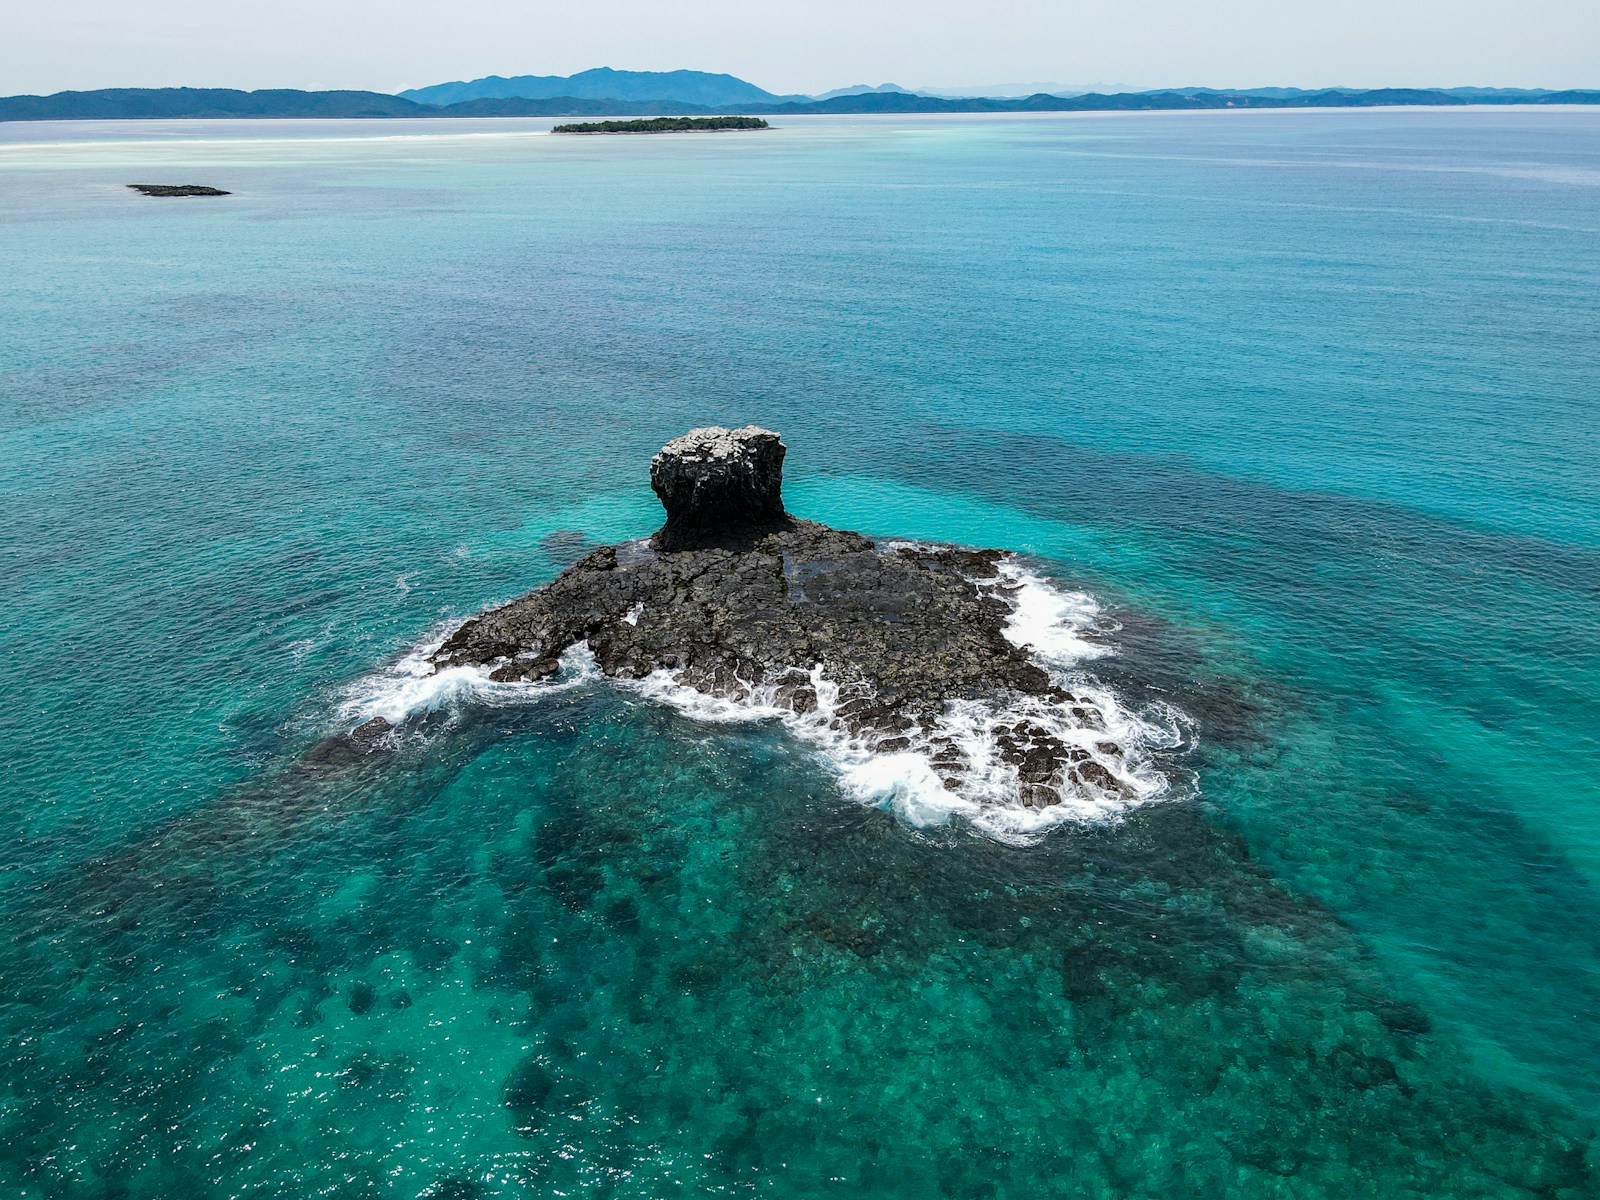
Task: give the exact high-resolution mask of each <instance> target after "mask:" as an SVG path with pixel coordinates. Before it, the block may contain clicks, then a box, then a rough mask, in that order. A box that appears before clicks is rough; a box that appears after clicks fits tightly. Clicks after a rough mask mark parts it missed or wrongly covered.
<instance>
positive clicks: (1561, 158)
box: [0, 109, 1600, 1200]
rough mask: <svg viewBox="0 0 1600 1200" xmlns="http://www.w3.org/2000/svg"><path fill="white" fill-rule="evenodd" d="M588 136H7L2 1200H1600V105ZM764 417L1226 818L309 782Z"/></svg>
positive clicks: (474, 714)
mask: <svg viewBox="0 0 1600 1200" xmlns="http://www.w3.org/2000/svg"><path fill="white" fill-rule="evenodd" d="M549 124H550V122H533V121H530V122H483V123H481V124H480V123H473V124H471V125H468V124H467V123H462V122H438V123H427V122H420V123H383V124H381V125H380V124H376V123H372V124H361V123H352V124H344V123H276V122H273V123H216V124H212V123H206V124H189V123H182V124H170V125H165V124H162V125H155V124H133V123H130V124H87V123H86V124H80V125H35V126H15V125H13V126H5V127H0V184H3V186H0V318H3V325H0V327H3V329H4V333H3V335H0V439H3V442H0V462H3V463H4V466H3V468H0V484H3V489H4V504H3V506H0V548H3V551H4V561H5V563H6V569H5V570H4V572H3V573H0V641H3V653H0V687H3V690H4V695H5V697H6V700H7V703H6V704H5V705H4V706H3V707H0V744H3V746H4V748H5V753H4V756H3V759H0V762H3V767H0V770H3V772H4V775H3V777H0V778H3V780H4V786H3V788H0V841H3V844H4V845H5V847H6V851H5V853H4V856H3V859H0V865H3V886H0V907H3V910H4V912H5V914H6V926H7V929H8V932H9V933H10V937H8V938H7V939H6V941H5V943H4V944H3V946H0V983H3V987H0V1038H3V1039H4V1053H3V1054H0V1063H3V1064H4V1066H3V1067H0V1181H3V1183H0V1190H3V1191H4V1192H5V1193H6V1194H15V1195H21V1196H41V1197H46V1196H47V1197H79V1196H82V1197H101V1196H106V1197H110V1196H117V1197H123V1196H131V1197H145V1196H150V1197H164V1196H174V1195H184V1196H219V1197H220V1196H275V1195H283V1196H306V1195H327V1196H341V1197H343V1196H350V1197H356V1196H361V1197H366V1196H372V1197H378V1196H383V1197H388V1196H408V1197H409V1196H421V1195H432V1196H473V1195H481V1196H549V1195H558V1194H564V1195H592V1196H640V1197H659V1196H663V1195H669V1194H674V1195H677V1194H681V1195H701V1194H719V1195H721V1194H765V1195H774V1196H810V1195H821V1194H838V1195H852V1196H856V1195H873V1196H878V1195H883V1196H891V1195H894V1196H898V1195H905V1196H917V1197H926V1196H932V1195H946V1196H974V1197H978V1196H994V1197H1030V1198H1031V1197H1038V1196H1050V1195H1085V1196H1107V1197H1110V1196H1118V1197H1122V1196H1127V1197H1161V1198H1163V1200H1165V1198H1169V1197H1184V1196H1195V1197H1202V1196H1203V1197H1230V1198H1232V1197H1255V1196H1272V1197H1289V1196H1294V1197H1311V1196H1319V1197H1320V1196H1329V1197H1350V1196H1383V1197H1395V1196H1430V1197H1440V1196H1450V1197H1457V1196H1461V1197H1465V1196H1497V1197H1498V1196H1526V1197H1534V1196H1540V1197H1561V1198H1563V1200H1566V1198H1571V1197H1587V1196H1595V1195H1600V1148H1597V1146H1596V1142H1595V1139H1596V1135H1597V1114H1600V1082H1597V1081H1600V932H1597V931H1600V894H1597V891H1596V888H1597V883H1600V738H1597V733H1596V731H1597V730H1600V700H1597V696H1600V500H1597V497H1600V416H1597V413H1596V403H1595V397H1596V391H1597V384H1600V113H1594V112H1584V111H1567V110H1554V109H1553V110H1531V109H1530V110H1508V109H1494V110H1469V111H1399V110H1396V111H1374V110H1361V111H1351V112H1281V113H1215V114H1138V115H1135V114H1107V115H1101V116H1050V117H1038V118H1029V117H1008V118H987V117H984V118H969V117H961V118H912V119H893V120H890V119H879V118H873V119H866V118H862V119H829V120H820V119H818V120H795V121H791V122H787V123H785V125H784V127H782V128H779V129H776V130H774V131H772V132H770V133H767V134H761V135H749V136H746V135H738V136H717V137H681V138H680V137H663V138H642V139H635V138H629V139H615V140H613V139H562V138H554V137H544V136H539V135H538V134H537V132H536V131H538V130H541V129H543V128H547V127H548V125H549ZM395 135H400V136H395ZM129 182H196V183H207V184H213V185H216V186H220V187H224V188H228V189H230V190H231V191H233V192H234V195H232V196H230V197H227V198H225V199H221V200H215V201H199V200H193V201H157V200H151V199H145V198H141V197H138V196H136V195H134V194H133V193H131V192H127V191H126V190H125V189H124V188H123V186H122V185H123V184H125V183H129ZM750 421H754V422H758V423H761V424H764V425H767V426H769V427H771V428H774V429H778V430H780V431H782V432H783V433H784V435H785V440H786V441H787V443H788V445H789V460H788V481H789V482H788V487H787V494H788V497H789V502H790V507H791V509H793V510H794V511H796V512H799V513H801V514H802V515H806V516H812V517H816V518H818V519H822V520H826V521H829V522H832V523H835V524H841V525H847V526H850V527H854V528H860V529H863V530H865V531H867V532H871V533H875V534H885V535H899V536H916V537H928V538H939V539H948V540H955V541H961V542H966V543H972V544H979V545H995V546H1003V547H1008V548H1012V549H1015V550H1018V551H1020V552H1023V553H1025V554H1027V555H1030V556H1032V558H1031V561H1033V562H1034V563H1035V564H1036V565H1037V567H1038V569H1040V570H1041V571H1043V572H1044V573H1046V574H1048V575H1049V576H1051V577H1052V578H1053V579H1055V580H1056V581H1058V582H1059V583H1060V584H1062V585H1063V586H1068V587H1072V588H1079V589H1083V590H1085V591H1087V592H1089V593H1090V594H1092V595H1093V596H1095V597H1096V598H1097V599H1098V600H1099V602H1100V604H1101V605H1102V609H1103V614H1104V616H1103V620H1102V621H1101V623H1100V625H1099V626H1098V628H1097V630H1096V632H1095V633H1094V636H1095V637H1098V638H1099V639H1101V640H1102V641H1104V642H1106V643H1107V644H1109V645H1111V646H1112V647H1114V648H1115V650H1116V653H1115V654H1113V655H1111V656H1109V657H1106V658H1101V659H1098V660H1095V661H1094V662H1093V663H1092V664H1091V666H1090V670H1091V673H1092V675H1093V678H1094V680H1095V682H1096V684H1097V685H1098V686H1103V687H1105V688H1107V689H1109V690H1111V691H1113V692H1115V693H1116V694H1118V695H1119V696H1121V697H1123V698H1124V699H1125V700H1126V701H1127V703H1129V704H1130V705H1132V706H1135V707H1136V708H1137V707H1139V706H1151V705H1170V706H1173V707H1175V708H1177V709H1178V710H1181V711H1182V712H1183V713H1185V714H1187V715H1188V719H1189V721H1190V723H1191V725H1190V727H1191V729H1192V733H1193V736H1192V739H1191V741H1189V742H1187V743H1186V744H1185V749H1184V751H1183V752H1182V753H1179V754H1174V755H1171V756H1169V757H1168V759H1166V760H1164V764H1163V765H1164V769H1165V770H1168V771H1169V772H1170V773H1171V775H1172V777H1173V779H1174V787H1173V789H1172V790H1171V792H1170V793H1169V796H1168V798H1167V799H1166V800H1164V801H1161V802H1157V803H1153V804H1151V805H1148V806H1146V807H1144V808H1141V809H1138V810H1136V811H1134V812H1132V813H1130V814H1129V815H1128V816H1127V817H1126V818H1124V819H1122V820H1120V821H1117V822H1113V823H1107V824H1098V825H1069V826H1066V827H1063V828H1059V829H1056V830H1055V831H1053V832H1052V833H1050V834H1049V835H1048V836H1047V837H1044V838H1043V839H1040V840H1038V841H1037V842H1036V843H1035V844H1032V845H1028V846H1014V845H1007V844H1001V843H997V842H995V841H993V840H991V839H990V838H987V837H985V836H983V835H982V834H981V833H980V832H978V831H975V830H973V829H972V828H970V827H968V826H966V825H964V824H963V823H962V822H960V821H959V820H958V821H955V822H953V823H951V824H948V825H943V826H933V827H918V826H916V825H914V824H912V823H909V822H907V821H906V820H904V819H903V818H902V817H901V816H898V815H896V814H895V813H894V812H893V811H890V810H889V809H887V808H872V807H867V806H863V805H862V804H861V803H860V802H859V801H857V800H855V799H853V798H851V797H849V796H847V795H846V794H844V793H843V791H842V790H841V789H840V787H839V786H838V783H837V781H836V780H835V778H834V777H833V775H832V774H831V773H830V770H829V768H828V766H827V764H826V763H825V762H823V761H821V760H819V759H818V758H817V757H816V756H815V755H814V754H813V753H812V752H811V751H809V750H807V749H806V748H805V747H804V746H801V745H799V744H797V743H795V742H793V741H792V740H791V739H790V738H789V737H788V735H787V734H786V733H785V732H784V731H783V730H782V729H781V728H776V727H770V726H765V725H759V724H757V725H742V726H710V725H705V724H700V723H696V722H694V721H692V720H690V719H687V718H686V717H684V716H683V715H681V714H678V713H676V712H672V711H667V710H662V709H658V708H655V707H653V706H651V705H649V704H646V703H644V702H642V701H640V700H639V699H638V698H636V697H632V696H629V695H627V694H623V693H620V692H617V691H615V690H613V689H611V688H610V687H609V686H606V685H603V684H593V683H591V684H585V685H582V686H577V687H573V688H568V689H565V690H562V691H559V692H553V693H549V694H546V695H544V696H542V697H540V698H529V699H524V700H521V701H513V702H498V703H497V702H492V701H491V700H489V699H485V698H482V697H479V698H477V699H474V698H471V697H464V698H460V699H459V700H457V701H455V702H452V703H450V704H446V705H443V706H441V707H439V708H438V709H437V710H436V711H433V712H431V713H427V714H423V715H421V716H419V717H418V718H417V719H416V720H415V721H413V722H411V723H408V725H407V734H406V736H405V737H404V738H403V739H401V744H400V746H399V748H398V749H397V750H395V751H394V752H393V753H392V754H389V755H385V756H380V757H379V758H377V759H374V760H373V761H371V762H369V763H367V764H366V765H364V766H362V767H359V768H357V769H354V770H351V771H349V772H344V773H333V774H310V773H307V772H306V771H305V770H303V769H301V768H300V767H299V766H298V765H297V764H298V762H299V759H300V756H301V755H302V754H303V753H304V752H305V750H306V749H307V748H308V747H309V746H310V745H311V744H312V743H314V742H315V741H316V740H317V739H318V738H319V737H321V736H323V735H325V734H327V733H329V732H330V731H333V730H336V729H338V728H340V727H341V723H343V722H345V721H346V720H347V716H348V712H349V705H350V704H351V703H352V702H353V699H359V698H360V697H361V696H364V695H368V694H370V693H371V692H372V690H373V689H374V688H378V687H381V686H391V683H390V682H387V681H391V679H392V677H391V676H390V675H388V674H386V671H387V670H388V669H389V668H391V667H392V665H393V664H394V663H395V662H397V661H398V660H400V659H401V658H403V656H404V655H405V654H406V653H407V652H408V650H410V649H412V648H414V647H415V646H417V645H418V644H420V643H423V642H425V641H426V640H427V639H428V638H429V637H430V636H436V634H437V632H438V630H439V629H441V628H442V627H443V626H444V625H445V624H446V623H447V622H449V621H450V620H452V619H459V618H461V617H464V616H466V615H469V614H470V613H472V612H474V611H476V610H477V609H479V608H481V607H483V606H485V605H487V604H489V603H491V602H496V601H502V600H505V599H508V598H510V597H512V596H514V595H516V594H518V593H520V592H522V591H524V590H526V589H528V588H530V587H532V586H534V585H536V584H538V583H540V582H542V581H544V580H547V579H549V578H551V577H552V576H553V575H554V573H555V572H556V571H558V570H559V569H560V567H561V566H562V565H563V564H564V562H566V561H567V560H568V558H569V557H570V553H571V548H572V546H573V545H575V544H576V543H578V542H579V540H580V539H579V537H578V536H577V535H579V534H581V535H582V537H583V538H584V539H587V540H589V541H596V542H598V541H608V540H615V539H619V538H623V537H629V536H637V535H640V534H643V533H646V532H648V531H649V530H650V529H651V528H653V527H654V525H655V524H656V523H657V519H658V510H657V509H656V507H655V504H654V499H653V497H652V496H651V495H650V493H649V490H648V487H647V486H646V464H647V462H648V458H649V455H650V454H651V453H652V452H653V451H654V449H655V448H657V447H658V446H659V445H660V444H661V443H662V442H663V441H665V440H666V439H667V438H669V437H671V436H674V435H675V434H677V433H680V432H682V431H683V430H685V429H687V428H689V427H691V426H694V425H702V424H708V423H713V422H721V423H728V424H743V423H746V422H750Z"/></svg>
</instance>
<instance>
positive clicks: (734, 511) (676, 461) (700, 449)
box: [650, 425, 784, 550]
mask: <svg viewBox="0 0 1600 1200" xmlns="http://www.w3.org/2000/svg"><path fill="white" fill-rule="evenodd" d="M783 455H784V445H783V443H782V442H781V441H779V440H778V435H777V434H775V433H773V432H772V431H771V430H767V429H759V428H757V427H756V426H754V425H746V426H745V427H744V428H743V429H724V428H722V427H721V426H720V425H713V426H711V427H709V428H706V429H695V430H691V431H690V432H689V433H686V434H684V435H683V436H682V437H680V438H674V439H673V440H672V441H670V442H668V443H667V444H666V445H665V446H663V447H662V448H661V452H660V453H659V454H657V455H656V456H655V458H654V459H652V460H651V462H650V486H651V488H652V489H654V491H655V494H656V495H657V496H658V497H660V499H661V506H662V507H663V508H665V509H666V510H667V523H666V524H665V525H663V526H662V527H661V531H660V532H659V533H657V534H656V537H655V544H656V546H657V548H658V549H662V550H687V549H691V548H693V547H696V546H708V545H716V544H722V543H726V542H727V541H728V540H729V539H730V538H739V537H744V536H747V535H749V534H751V533H756V532H761V531H764V530H769V529H774V528H777V527H778V526H779V525H780V524H781V523H782V521H783V518H784V512H783V494H782V493H783Z"/></svg>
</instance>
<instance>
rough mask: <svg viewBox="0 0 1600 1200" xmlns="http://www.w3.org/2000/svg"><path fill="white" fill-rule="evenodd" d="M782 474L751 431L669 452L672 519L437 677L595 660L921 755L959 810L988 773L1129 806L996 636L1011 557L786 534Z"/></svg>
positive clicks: (483, 619)
mask: <svg viewBox="0 0 1600 1200" xmlns="http://www.w3.org/2000/svg"><path fill="white" fill-rule="evenodd" d="M783 459H784V446H783V444H782V442H781V441H780V440H779V438H778V435H777V434H775V433H772V432H770V431H768V430H764V429H758V428H756V427H754V426H749V427H746V428H744V429H739V430H728V429H722V428H710V429H697V430H694V431H693V432H691V433H689V434H686V435H684V436H683V437H680V438H677V439H675V440H674V441H672V442H669V443H668V444H667V445H666V446H665V447H663V449H662V450H661V452H660V453H659V454H657V455H656V457H655V459H654V461H653V462H652V463H651V471H650V479H651V486H652V487H653V488H654V489H655V492H656V494H657V495H658V496H659V497H660V499H661V502H662V505H663V507H664V508H665V509H666V513H667V520H666V524H665V525H663V526H662V528H661V529H660V530H659V531H658V532H657V533H656V534H655V535H654V536H653V537H651V538H647V539H641V540H639V541H635V542H627V543H624V544H622V545H618V546H606V547H602V548H600V549H598V550H594V551H592V552H591V553H589V554H586V555H585V556H584V557H583V558H581V559H579V560H578V561H577V562H575V563H574V564H573V565H572V566H570V567H568V568H567V569H566V570H565V571H563V572H562V573H561V575H560V576H559V577H558V578H557V579H556V580H555V581H554V582H552V583H551V584H549V585H548V586H547V587H543V588H540V589H539V590H538V591H535V592H532V593H530V594H529V595H527V596H524V597H522V598H521V599H520V600H515V601H513V602H511V603H510V604H507V605H505V606H504V607H502V608H497V609H494V610H492V611H490V612H486V613H484V614H482V615H481V616H478V617H474V618H473V619H472V620H470V621H468V622H466V623H465V624H464V625H462V626H461V628H459V629H458V630H456V632H455V633H454V634H452V635H451V636H450V638H449V639H448V640H447V641H446V642H445V643H444V644H443V645H442V646H441V647H440V648H439V649H438V650H437V651H436V652H435V654H434V655H433V662H434V664H435V666H436V667H449V666H461V665H472V666H480V667H483V668H486V669H487V670H488V671H489V672H490V673H491V676H492V678H493V679H495V680H498V681H516V680H539V679H544V678H547V677H549V676H551V675H553V674H555V673H556V671H557V670H558V669H559V662H558V660H559V658H560V656H561V655H562V654H563V652H565V651H566V650H568V649H569V648H570V647H573V646H575V645H577V644H579V643H586V644H587V646H588V647H589V650H590V651H591V652H592V653H593V655H594V659H595V662H596V663H597V664H598V666H599V668H600V670H601V671H602V672H604V673H605V674H606V675H608V676H610V677H613V678H616V679H620V680H646V679H649V678H654V679H658V680H659V679H662V678H664V677H670V680H671V681H672V683H674V684H675V685H679V686H684V687H688V688H691V689H694V691H696V692H699V693H702V694H704V695H708V696H717V697H723V698H727V699H733V700H742V701H746V702H756V703H759V704H761V705H762V706H763V707H766V708H770V709H777V710H778V711H781V712H788V713H790V714H793V715H795V716H796V717H800V718H804V719H807V720H812V721H815V722H818V723H821V724H823V725H825V726H827V727H828V728H829V729H830V730H832V731H833V732H834V733H835V734H837V735H838V736H839V737H841V738H846V739H850V740H851V741H852V743H853V744H855V745H857V746H860V747H865V748H866V749H867V750H868V751H870V752H873V753H878V754H892V753H897V752H901V751H906V750H912V751H915V752H918V753H920V754H923V755H924V756H926V758H927V760H928V761H929V762H930V763H931V765H932V768H933V770H935V771H936V772H937V773H938V775H939V776H940V778H941V779H942V780H943V782H944V784H945V786H946V787H948V788H950V789H951V790H952V791H956V792H958V793H960V792H963V791H964V790H965V791H969V792H970V791H972V790H974V789H980V788H981V789H987V791H986V792H985V794H987V792H989V791H992V790H993V787H994V778H993V777H994V774H995V763H996V762H999V763H1002V764H1004V768H1003V769H1004V770H1006V771H1009V772H1010V773H1011V778H1012V780H1013V784H1012V787H1011V791H1012V793H1013V796H1012V798H1013V799H1014V800H1017V801H1020V802H1022V803H1024V804H1027V805H1031V806H1035V807H1042V806H1046V805H1051V804H1055V803H1057V802H1058V801H1059V800H1061V799H1062V798H1063V797H1064V796H1065V795H1067V794H1078V795H1080V796H1081V795H1084V794H1085V793H1087V794H1089V795H1091V796H1104V797H1107V798H1118V797H1120V796H1121V795H1122V794H1123V791H1124V789H1125V787H1126V786H1127V783H1126V775H1125V772H1124V771H1123V769H1122V768H1123V765H1124V764H1123V750H1122V748H1121V747H1119V746H1117V745H1116V744H1115V743H1114V742H1113V741H1112V740H1110V739H1109V737H1108V736H1107V735H1106V734H1105V732H1104V721H1103V714H1102V711H1101V710H1100V708H1099V707H1098V706H1097V705H1096V704H1095V702H1094V700H1093V699H1091V698H1090V697H1089V696H1087V695H1082V694H1077V693H1075V692H1074V691H1073V690H1071V689H1069V688H1068V687H1066V686H1063V685H1062V684H1061V683H1059V682H1058V681H1057V680H1056V679H1054V678H1052V676H1051V674H1050V672H1048V671H1047V670H1046V669H1045V668H1044V667H1043V666H1042V665H1041V664H1040V663H1039V662H1037V661H1035V660H1034V659H1033V658H1032V657H1031V656H1030V654H1029V653H1028V652H1027V651H1026V650H1025V649H1023V648H1022V647H1019V646H1017V645H1015V644H1013V642H1012V641H1011V640H1009V639H1008V638H1007V636H1006V632H1005V631H1006V626H1007V623H1008V621H1009V619H1010V618H1011V616H1012V614H1013V613H1014V611H1015V604H1014V602H1013V600H1012V599H1011V598H1010V589H1013V588H1015V587H1016V586H1017V585H1016V583H1015V581H1014V579H1013V578H1011V577H1008V576H1007V575H1006V574H1005V572H1004V571H1003V569H1002V568H1003V564H1004V563H1005V561H1006V555H1004V554H1003V553H1002V552H1001V551H998V550H968V549H960V548H956V547H952V546H930V545H922V544H909V543H893V542H891V543H880V542H874V541H873V540H871V539H869V538H866V537H863V536H862V535H860V534H857V533H851V532H848V531H845V530H838V529H830V528H828V527H827V526H824V525H819V524H817V523H815V522H812V521H806V520H802V519H799V518H796V517H792V516H790V515H788V514H787V513H786V512H785V511H784V507H783V500H782V472H783ZM975 745H977V746H981V747H982V748H983V749H982V751H981V752H982V754H984V755H988V756H990V757H989V758H988V759H986V761H984V762H982V763H980V762H977V761H976V760H975V759H974V754H976V753H979V751H975V750H974V746H975ZM980 776H981V778H979V777H980Z"/></svg>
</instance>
